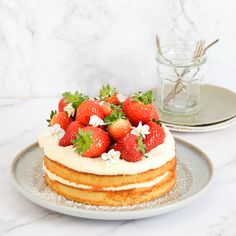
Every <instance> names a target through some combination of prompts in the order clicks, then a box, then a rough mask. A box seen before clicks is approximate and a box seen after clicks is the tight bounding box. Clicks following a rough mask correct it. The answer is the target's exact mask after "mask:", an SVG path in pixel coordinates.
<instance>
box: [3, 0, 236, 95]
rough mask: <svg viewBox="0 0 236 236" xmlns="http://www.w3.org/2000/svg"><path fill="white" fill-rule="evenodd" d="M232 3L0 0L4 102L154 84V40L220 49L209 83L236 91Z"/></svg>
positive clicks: (211, 59) (212, 58)
mask: <svg viewBox="0 0 236 236" xmlns="http://www.w3.org/2000/svg"><path fill="white" fill-rule="evenodd" d="M235 5H236V4H235V1H234V0H227V1H215V0H188V1H186V0H158V1H156V0H149V1H146V0H139V1H135V0H119V1H117V0H0V97H4V98H5V97H55V96H59V94H60V93H61V92H62V91H64V90H75V89H79V90H82V91H84V92H88V93H90V94H91V95H94V94H95V93H96V91H97V89H98V88H99V87H100V86H101V85H102V84H104V83H107V82H109V83H111V84H113V85H114V86H116V87H118V88H119V89H120V90H122V91H123V92H124V93H129V92H131V91H134V90H137V89H139V90H140V89H147V88H150V87H153V86H155V85H156V81H157V79H156V64H155V45H154V40H155V35H156V33H158V34H159V36H160V37H161V39H162V41H163V42H166V43H167V42H175V41H177V40H178V41H181V42H195V41H196V40H198V39H203V38H204V39H207V40H208V42H209V41H212V40H214V39H216V38H220V43H219V44H218V45H217V46H216V47H215V48H214V49H211V50H210V51H209V53H208V67H207V68H208V70H207V72H206V78H205V81H206V82H208V83H212V84H218V85H221V86H225V87H228V88H231V89H233V90H236V83H235V74H236V66H235V58H236V49H235V38H236V16H235Z"/></svg>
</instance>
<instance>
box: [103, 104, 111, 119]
mask: <svg viewBox="0 0 236 236" xmlns="http://www.w3.org/2000/svg"><path fill="white" fill-rule="evenodd" d="M100 106H101V108H102V111H103V114H104V116H109V115H110V114H111V113H112V108H111V104H110V103H106V102H104V103H100Z"/></svg>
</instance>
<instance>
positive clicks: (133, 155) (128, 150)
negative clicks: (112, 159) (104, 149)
mask: <svg viewBox="0 0 236 236" xmlns="http://www.w3.org/2000/svg"><path fill="white" fill-rule="evenodd" d="M113 149H114V150H115V151H119V152H120V153H121V155H120V157H121V159H124V160H126V161H128V162H137V161H140V160H141V159H142V157H143V156H144V155H145V153H146V151H145V145H144V144H143V140H142V137H137V136H136V135H134V134H130V133H129V134H127V135H126V136H125V137H124V138H122V139H120V140H119V141H118V142H117V143H116V144H115V145H114V146H113Z"/></svg>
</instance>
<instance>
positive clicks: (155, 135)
mask: <svg viewBox="0 0 236 236" xmlns="http://www.w3.org/2000/svg"><path fill="white" fill-rule="evenodd" d="M147 125H148V126H149V132H150V133H149V134H147V135H146V136H145V139H144V141H143V143H144V144H145V146H146V151H147V152H149V151H151V150H152V149H153V148H155V147H156V146H158V145H160V144H162V143H163V142H164V139H165V132H164V129H163V128H162V127H161V126H160V124H158V123H156V122H153V121H150V122H148V123H147Z"/></svg>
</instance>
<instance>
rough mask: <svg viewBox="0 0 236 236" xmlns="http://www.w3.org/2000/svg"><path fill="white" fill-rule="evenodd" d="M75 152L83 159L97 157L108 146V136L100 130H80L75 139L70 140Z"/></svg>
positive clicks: (90, 128)
mask: <svg viewBox="0 0 236 236" xmlns="http://www.w3.org/2000/svg"><path fill="white" fill-rule="evenodd" d="M72 142H73V144H74V147H75V151H76V152H78V153H79V154H81V155H82V156H85V157H99V156H101V154H102V153H104V152H105V151H106V150H107V148H108V146H109V145H110V138H109V136H108V134H107V133H106V132H105V131H103V130H102V129H100V128H97V127H92V126H86V127H84V128H80V129H79V131H78V133H77V134H76V139H74V140H72Z"/></svg>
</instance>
